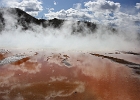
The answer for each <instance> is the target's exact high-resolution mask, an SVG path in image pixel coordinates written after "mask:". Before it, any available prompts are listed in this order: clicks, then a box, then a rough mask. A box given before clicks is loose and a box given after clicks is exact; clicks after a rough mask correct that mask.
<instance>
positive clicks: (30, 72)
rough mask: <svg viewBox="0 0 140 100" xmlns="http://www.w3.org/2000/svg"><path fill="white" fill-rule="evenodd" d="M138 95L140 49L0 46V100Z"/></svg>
mask: <svg viewBox="0 0 140 100" xmlns="http://www.w3.org/2000/svg"><path fill="white" fill-rule="evenodd" d="M36 51H37V52H36ZM139 99H140V54H139V53H134V52H123V51H116V52H111V53H107V52H106V53H104V52H98V53H97V52H81V51H65V52H61V51H57V50H51V49H44V50H43V49H42V50H20V49H17V50H13V49H12V50H4V49H0V100H139Z"/></svg>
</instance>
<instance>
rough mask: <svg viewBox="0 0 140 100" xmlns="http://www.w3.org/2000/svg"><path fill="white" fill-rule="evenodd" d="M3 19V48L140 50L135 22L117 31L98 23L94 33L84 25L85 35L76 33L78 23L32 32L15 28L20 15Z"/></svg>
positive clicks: (35, 28) (35, 27)
mask: <svg viewBox="0 0 140 100" xmlns="http://www.w3.org/2000/svg"><path fill="white" fill-rule="evenodd" d="M3 17H4V19H5V29H4V30H3V31H1V32H0V48H21V49H29V48H32V49H45V48H52V49H57V50H81V51H114V50H120V51H121V50H122V51H140V48H139V45H140V40H139V38H140V36H139V33H138V26H136V25H135V24H134V23H131V22H130V23H129V25H128V26H127V27H122V26H118V27H116V29H117V31H116V32H113V31H111V30H109V29H108V28H107V27H105V26H103V25H98V24H97V27H98V28H97V30H96V31H95V32H94V33H92V32H90V31H89V29H88V28H86V27H84V25H83V27H84V31H83V32H81V33H78V32H77V33H76V34H72V25H73V23H76V22H75V21H65V22H64V23H63V25H62V27H61V28H60V29H57V28H53V27H47V28H43V27H42V26H38V25H35V24H30V26H31V27H32V30H22V26H17V27H16V26H15V25H16V24H17V16H16V15H13V14H10V13H8V12H5V13H4V16H3ZM75 27H76V26H75Z"/></svg>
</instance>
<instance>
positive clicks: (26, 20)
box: [0, 8, 116, 34]
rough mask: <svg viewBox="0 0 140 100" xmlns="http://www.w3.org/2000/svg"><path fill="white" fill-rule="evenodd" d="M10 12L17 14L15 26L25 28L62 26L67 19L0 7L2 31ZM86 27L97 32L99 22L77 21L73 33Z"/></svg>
mask: <svg viewBox="0 0 140 100" xmlns="http://www.w3.org/2000/svg"><path fill="white" fill-rule="evenodd" d="M6 13H9V15H8V16H11V17H12V16H13V15H15V16H16V20H17V23H16V24H15V26H18V25H21V26H22V27H23V28H22V29H23V30H28V29H31V28H32V27H31V25H30V24H36V25H40V26H42V27H43V28H47V27H54V28H61V26H62V25H63V23H64V22H65V21H66V20H62V19H56V18H54V19H51V20H45V19H37V18H35V17H33V16H31V15H29V14H28V13H26V12H24V11H23V10H21V9H19V8H0V31H2V30H3V29H4V27H5V18H4V14H6ZM85 27H86V28H87V29H88V30H89V31H91V33H93V32H95V31H96V29H97V28H98V27H97V24H95V23H92V22H87V21H76V22H74V23H73V24H72V33H73V34H74V33H75V32H82V31H84V29H85ZM108 29H109V30H111V31H116V30H115V29H114V28H108Z"/></svg>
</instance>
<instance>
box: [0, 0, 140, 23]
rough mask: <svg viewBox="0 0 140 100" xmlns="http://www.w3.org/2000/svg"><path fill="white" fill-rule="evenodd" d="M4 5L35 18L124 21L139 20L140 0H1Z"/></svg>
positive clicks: (106, 21)
mask: <svg viewBox="0 0 140 100" xmlns="http://www.w3.org/2000/svg"><path fill="white" fill-rule="evenodd" d="M0 6H1V7H12V8H20V9H22V10H24V11H25V12H27V13H29V14H30V15H32V16H35V17H36V18H44V19H53V18H59V19H70V20H73V19H74V20H84V21H85V20H86V21H91V22H96V23H104V24H112V25H116V23H117V24H121V23H122V21H123V22H124V24H127V22H128V21H129V22H131V21H133V22H134V21H135V22H139V21H140V1H139V0H55V1H53V0H0Z"/></svg>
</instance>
